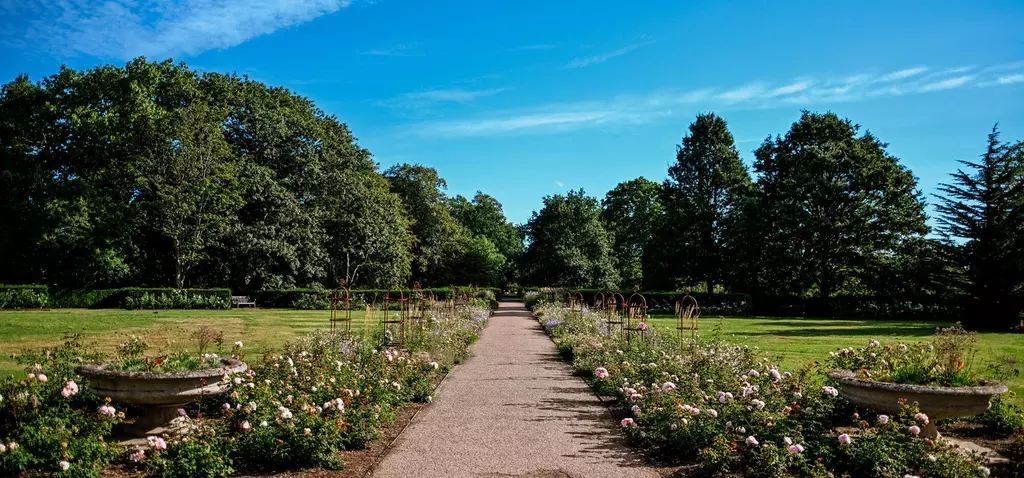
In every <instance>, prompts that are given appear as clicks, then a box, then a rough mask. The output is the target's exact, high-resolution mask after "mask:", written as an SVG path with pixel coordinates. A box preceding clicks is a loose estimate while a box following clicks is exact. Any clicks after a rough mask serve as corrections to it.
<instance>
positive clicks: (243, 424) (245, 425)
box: [238, 420, 252, 432]
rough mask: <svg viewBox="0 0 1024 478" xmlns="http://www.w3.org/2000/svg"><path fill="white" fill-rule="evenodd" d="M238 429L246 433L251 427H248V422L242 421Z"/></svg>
mask: <svg viewBox="0 0 1024 478" xmlns="http://www.w3.org/2000/svg"><path fill="white" fill-rule="evenodd" d="M238 427H239V428H241V429H242V431H243V432H247V431H249V429H250V428H252V425H249V420H242V423H241V424H239V425H238Z"/></svg>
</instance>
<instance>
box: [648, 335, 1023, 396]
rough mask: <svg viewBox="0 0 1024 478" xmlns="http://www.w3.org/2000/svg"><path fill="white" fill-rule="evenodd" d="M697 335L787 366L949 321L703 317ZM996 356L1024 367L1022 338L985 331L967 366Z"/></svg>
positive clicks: (1014, 385) (1017, 388) (905, 338)
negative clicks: (763, 354)
mask: <svg viewBox="0 0 1024 478" xmlns="http://www.w3.org/2000/svg"><path fill="white" fill-rule="evenodd" d="M648 323H650V324H651V325H653V326H654V327H655V328H656V329H657V330H658V332H659V333H661V334H673V335H674V334H676V319H675V317H673V316H671V315H656V316H654V317H653V318H651V319H650V320H648ZM698 325H699V332H700V335H701V336H702V337H718V338H721V339H723V340H728V341H730V342H733V343H738V344H744V345H749V346H751V347H759V348H760V349H761V350H764V351H765V352H767V353H769V354H770V355H772V356H775V357H778V358H780V359H781V360H782V364H783V365H785V366H787V367H798V366H801V365H805V364H807V363H811V362H815V361H819V362H821V361H823V360H824V359H825V358H826V357H828V353H829V352H831V351H835V350H836V349H839V348H842V347H864V346H865V345H867V343H868V340H871V339H875V340H880V341H882V343H883V344H885V343H894V342H895V343H898V342H906V343H910V342H915V341H924V340H927V339H928V338H929V337H930V336H931V335H932V334H933V333H934V331H935V328H936V327H940V326H949V325H952V324H951V323H948V322H921V321H893V320H856V319H807V318H791V317H726V318H719V317H704V318H701V319H700V320H699V322H698ZM1000 355H1010V356H1013V357H1016V359H1017V360H1018V368H1022V369H1024V334H1015V333H1011V332H1005V333H1000V332H984V333H981V334H979V338H978V346H977V354H976V355H975V357H974V362H973V363H972V364H971V366H972V367H973V369H974V370H976V371H979V372H984V371H985V368H986V367H987V365H988V364H989V363H992V362H994V361H995V360H996V359H997V358H998V357H999V356H1000ZM1007 386H1009V387H1010V390H1011V391H1013V392H1015V393H1016V395H1017V397H1016V398H1015V401H1016V402H1017V403H1021V404H1024V376H1017V377H1016V378H1014V379H1012V380H1010V381H1009V382H1008V383H1007Z"/></svg>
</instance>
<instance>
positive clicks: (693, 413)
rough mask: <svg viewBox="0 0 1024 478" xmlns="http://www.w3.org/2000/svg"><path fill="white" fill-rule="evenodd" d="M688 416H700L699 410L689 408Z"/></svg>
mask: <svg viewBox="0 0 1024 478" xmlns="http://www.w3.org/2000/svg"><path fill="white" fill-rule="evenodd" d="M690 415H694V416H697V415H700V409H699V408H697V407H693V408H691V409H690Z"/></svg>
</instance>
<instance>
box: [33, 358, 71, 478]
mask: <svg viewBox="0 0 1024 478" xmlns="http://www.w3.org/2000/svg"><path fill="white" fill-rule="evenodd" d="M36 380H39V383H46V381H47V380H49V379H48V378H46V375H43V374H39V375H36ZM61 463H67V462H66V461H62V462H61Z"/></svg>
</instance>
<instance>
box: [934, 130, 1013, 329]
mask: <svg viewBox="0 0 1024 478" xmlns="http://www.w3.org/2000/svg"><path fill="white" fill-rule="evenodd" d="M960 163H961V164H963V165H964V166H966V169H967V171H964V169H958V170H957V171H956V172H955V173H953V174H952V178H953V179H952V182H951V183H949V184H943V185H942V186H941V187H939V191H940V192H941V193H942V194H943V195H940V196H938V200H939V203H938V205H937V206H936V209H937V210H938V213H939V215H938V218H937V220H938V223H939V226H940V230H941V232H942V234H943V236H944V237H945V238H946V239H947V240H948V241H949V242H950V243H951V245H952V246H953V248H952V250H953V251H954V253H953V254H952V255H951V257H950V258H951V262H952V264H953V265H954V266H955V267H956V270H958V271H959V272H960V277H961V278H962V279H963V280H962V283H963V286H964V289H965V290H966V291H967V293H968V294H969V295H970V297H971V298H972V299H974V300H975V301H976V303H975V304H974V307H973V308H972V310H971V314H970V318H969V320H968V321H967V323H966V324H965V325H966V326H969V327H974V328H979V329H1004V328H1005V327H1007V326H1009V325H1010V324H1012V323H1013V322H1014V321H1015V320H1017V319H1018V317H1019V315H1020V311H1021V294H1022V290H1021V288H1022V286H1024V267H1022V266H1024V142H1017V143H1014V144H1008V143H1001V142H1000V141H999V131H998V125H997V126H995V127H993V128H992V132H991V133H989V135H988V148H987V150H986V151H985V154H983V155H982V156H981V160H980V161H967V160H962V161H960Z"/></svg>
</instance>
